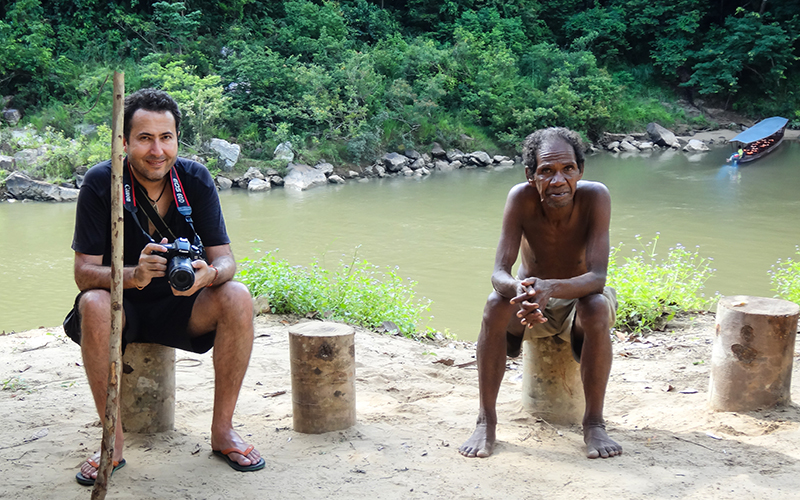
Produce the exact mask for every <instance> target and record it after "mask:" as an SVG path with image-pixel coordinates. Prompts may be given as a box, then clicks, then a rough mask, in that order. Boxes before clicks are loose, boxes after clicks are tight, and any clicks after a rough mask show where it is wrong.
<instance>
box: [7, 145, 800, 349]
mask: <svg viewBox="0 0 800 500" xmlns="http://www.w3.org/2000/svg"><path fill="white" fill-rule="evenodd" d="M729 154H730V150H729V149H727V148H718V149H713V150H712V151H710V152H707V153H701V154H686V153H682V152H678V151H656V152H653V154H652V155H641V154H631V155H626V154H620V155H612V154H606V153H601V154H596V155H593V156H590V157H588V158H587V161H586V172H585V175H584V178H585V179H591V180H598V181H601V182H603V183H605V184H606V185H607V186H608V187H609V190H610V191H611V196H612V220H611V243H612V245H617V244H619V243H620V242H621V243H623V244H624V246H623V248H624V249H626V250H629V249H631V248H635V247H638V246H639V243H638V242H637V240H636V236H637V235H640V236H641V238H642V241H650V240H652V238H653V237H655V236H656V234H657V233H660V234H659V242H658V246H659V248H660V249H662V251H661V252H659V253H660V254H662V255H663V254H665V253H666V250H667V248H668V247H669V246H672V245H674V244H676V243H681V244H683V245H685V246H687V247H689V248H692V249H693V248H694V247H695V246H699V251H700V254H701V255H702V256H704V257H710V258H713V259H714V260H713V267H714V268H715V269H716V273H715V276H714V277H713V278H712V279H711V280H710V281H709V282H708V284H707V287H706V293H707V294H708V295H713V294H714V293H715V292H719V293H721V294H723V295H730V294H749V295H762V296H772V295H773V292H772V291H771V285H770V281H769V276H768V274H767V271H768V270H769V269H770V266H771V265H772V264H774V263H775V262H776V261H777V260H778V259H785V258H787V257H791V256H793V255H794V253H795V251H796V245H797V244H798V243H800V237H798V233H797V229H796V228H795V227H794V225H795V224H797V223H798V221H800V200H799V199H798V196H797V193H798V187H799V186H800V169H798V168H797V165H796V163H795V162H796V159H797V158H800V144H798V143H796V142H785V143H784V144H783V145H782V146H781V147H780V148H779V149H778V150H777V151H775V152H774V153H772V154H771V155H769V156H767V157H765V158H763V159H760V160H758V161H756V162H754V163H752V164H749V165H746V166H742V167H740V168H739V169H738V170H737V171H735V172H733V171H732V169H730V168H724V167H723V165H724V163H725V158H726V157H727V156H728V155H729ZM523 180H524V172H523V168H522V167H521V166H519V165H517V166H515V167H513V168H509V169H506V170H484V169H475V170H459V171H456V172H450V173H446V174H434V175H431V176H429V177H427V178H423V179H419V180H417V179H407V178H391V179H381V180H370V181H369V182H349V183H348V184H345V185H328V186H325V187H320V188H315V189H312V190H310V191H305V192H297V191H293V190H288V189H273V190H272V191H271V192H267V193H257V194H249V193H247V192H244V191H242V190H230V191H225V192H222V193H220V199H221V202H222V206H223V212H224V214H225V218H226V221H227V224H228V232H229V234H230V236H231V239H232V247H233V250H234V253H235V255H236V257H237V258H242V257H245V256H247V257H251V258H258V257H259V255H260V252H261V251H272V250H276V249H277V250H278V254H277V255H278V257H279V258H282V259H286V260H288V261H289V262H291V263H292V264H296V265H307V264H309V263H310V262H311V261H312V259H314V258H315V257H316V258H318V259H319V260H320V261H321V262H323V263H324V264H325V265H326V266H327V267H335V266H336V265H338V263H339V261H340V260H342V259H344V260H347V261H349V260H351V259H352V258H353V255H354V254H357V256H358V258H360V259H366V260H368V261H369V262H371V263H373V264H376V265H379V266H382V267H383V266H392V267H394V266H397V267H398V268H399V274H400V275H401V276H403V277H407V278H410V279H412V280H414V281H417V282H418V285H417V286H416V288H415V290H416V292H417V295H418V296H424V297H427V298H429V299H431V300H433V304H432V306H431V310H430V314H431V315H432V316H433V319H432V320H431V321H430V323H429V325H430V326H433V327H434V328H437V329H439V330H442V331H444V330H448V331H449V332H450V333H452V334H455V335H456V336H457V337H458V338H461V339H465V340H474V339H475V338H476V337H477V333H478V328H479V324H480V317H481V310H482V308H483V303H484V301H485V299H486V296H487V295H488V293H489V292H490V291H491V285H490V282H489V276H490V273H491V270H492V265H493V260H494V251H495V246H496V244H497V240H498V237H499V230H500V220H501V217H502V211H503V206H504V204H505V197H506V194H507V192H508V189H509V188H510V187H511V186H512V185H513V184H515V183H517V182H521V181H523ZM74 212H75V207H74V204H54V203H52V204H51V203H0V234H1V235H2V237H0V255H2V256H3V257H2V259H0V332H2V331H6V332H8V331H12V330H15V331H20V330H25V329H30V328H37V327H40V326H45V327H51V326H55V325H58V324H60V323H61V321H62V319H63V317H64V314H65V313H66V312H67V311H68V310H69V308H70V307H71V305H72V300H73V299H74V296H75V294H76V293H77V288H76V286H75V284H74V282H73V280H72V256H73V254H72V251H71V250H70V248H69V246H70V243H71V241H72V227H73V222H74Z"/></svg>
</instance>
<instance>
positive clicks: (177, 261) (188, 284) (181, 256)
mask: <svg viewBox="0 0 800 500" xmlns="http://www.w3.org/2000/svg"><path fill="white" fill-rule="evenodd" d="M161 246H163V247H164V248H166V249H167V251H166V252H153V253H154V254H155V255H160V256H162V257H164V258H165V259H167V279H168V280H169V284H170V285H171V286H172V288H174V289H175V290H178V291H179V292H184V291H186V290H188V289H190V288H192V285H194V268H193V267H192V261H194V260H201V259H202V260H205V251H204V249H203V247H202V246H197V245H192V244H190V243H189V240H187V239H186V238H177V239H176V240H175V241H174V242H173V243H167V244H164V245H161Z"/></svg>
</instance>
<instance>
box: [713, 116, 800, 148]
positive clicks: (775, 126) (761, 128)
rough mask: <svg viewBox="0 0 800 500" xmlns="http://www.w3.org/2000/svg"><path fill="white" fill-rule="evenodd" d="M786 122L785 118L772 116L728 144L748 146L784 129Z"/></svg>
mask: <svg viewBox="0 0 800 500" xmlns="http://www.w3.org/2000/svg"><path fill="white" fill-rule="evenodd" d="M788 122H789V120H788V119H787V118H781V117H780V116H773V117H772V118H767V119H765V120H761V121H760V122H758V123H756V124H755V125H753V126H752V127H750V128H749V129H747V130H745V131H744V132H742V133H741V134H739V135H737V136H736V137H734V138H733V139H731V140H730V141H728V142H741V143H744V144H749V143H751V142H755V141H757V140H759V139H763V138H765V137H769V136H771V135H772V134H774V133H775V132H778V131H779V130H781V129H782V128H783V127H785V126H786V124H787V123H788Z"/></svg>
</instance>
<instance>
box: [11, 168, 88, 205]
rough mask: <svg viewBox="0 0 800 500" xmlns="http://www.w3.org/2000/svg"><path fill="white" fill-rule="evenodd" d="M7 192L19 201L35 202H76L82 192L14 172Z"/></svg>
mask: <svg viewBox="0 0 800 500" xmlns="http://www.w3.org/2000/svg"><path fill="white" fill-rule="evenodd" d="M6 190H7V191H8V194H10V195H11V196H13V197H14V198H16V199H18V200H34V201H75V200H77V199H78V193H79V192H80V191H79V190H77V189H72V188H65V187H61V186H56V185H54V184H48V183H46V182H42V181H35V180H33V179H31V178H30V177H28V176H27V175H25V174H22V173H20V172H12V173H11V175H9V176H8V178H7V179H6Z"/></svg>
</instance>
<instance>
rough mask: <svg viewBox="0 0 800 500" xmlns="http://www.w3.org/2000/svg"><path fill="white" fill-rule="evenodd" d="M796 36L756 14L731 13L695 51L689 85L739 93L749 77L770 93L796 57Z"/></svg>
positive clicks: (704, 91)
mask: <svg viewBox="0 0 800 500" xmlns="http://www.w3.org/2000/svg"><path fill="white" fill-rule="evenodd" d="M796 39H797V35H794V36H790V34H789V33H788V32H787V31H786V30H784V29H783V28H782V27H780V26H779V25H778V24H777V23H769V24H768V23H765V22H764V20H763V18H762V17H761V16H759V15H758V14H756V13H749V14H745V15H744V16H743V17H733V16H730V17H728V18H727V19H726V20H725V25H724V27H722V28H714V29H712V30H711V31H710V32H709V33H708V35H707V37H706V41H705V44H704V46H703V48H702V49H700V50H699V51H697V52H695V53H694V57H695V58H696V60H697V61H698V62H697V63H696V64H695V65H694V66H693V70H694V73H693V74H692V77H691V79H689V81H688V82H687V83H686V85H692V86H694V87H696V88H697V91H698V92H699V93H701V94H723V95H727V94H736V93H737V92H739V90H740V89H741V84H742V79H743V78H745V76H747V78H749V79H751V80H752V81H753V84H754V85H756V86H758V87H759V88H761V91H762V92H767V93H770V92H772V91H773V89H774V88H775V87H777V86H778V85H779V84H780V83H781V80H782V79H784V78H785V72H786V70H787V69H788V68H789V66H790V65H791V64H792V62H794V61H795V60H796V59H797V58H796V57H795V56H794V55H793V54H792V52H793V47H792V42H793V41H794V40H796ZM750 75H753V76H750Z"/></svg>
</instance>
